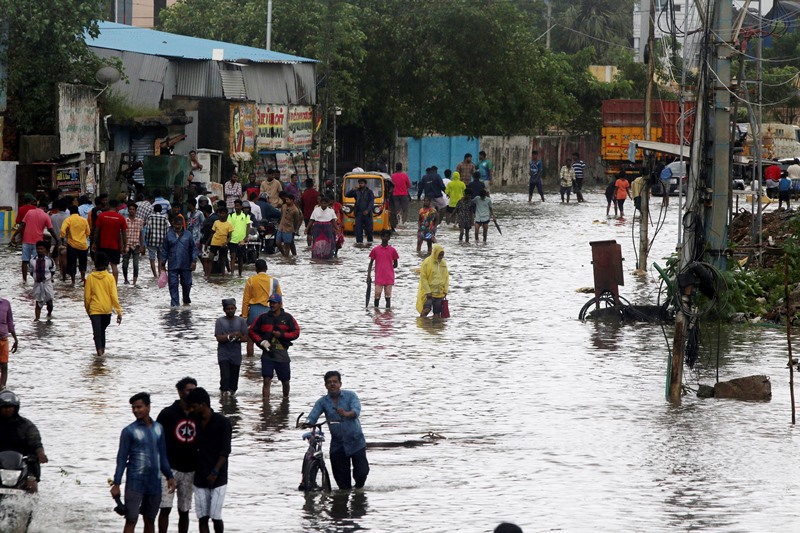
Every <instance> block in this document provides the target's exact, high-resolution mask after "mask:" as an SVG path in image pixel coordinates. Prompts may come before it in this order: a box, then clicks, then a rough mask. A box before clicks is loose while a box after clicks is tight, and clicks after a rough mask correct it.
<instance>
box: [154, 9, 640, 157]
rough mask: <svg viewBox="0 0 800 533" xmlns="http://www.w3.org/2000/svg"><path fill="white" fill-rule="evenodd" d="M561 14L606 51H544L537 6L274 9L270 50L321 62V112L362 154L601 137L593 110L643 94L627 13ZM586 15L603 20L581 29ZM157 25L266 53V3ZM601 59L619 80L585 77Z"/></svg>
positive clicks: (178, 15)
mask: <svg viewBox="0 0 800 533" xmlns="http://www.w3.org/2000/svg"><path fill="white" fill-rule="evenodd" d="M631 1H632V0H625V2H624V3H625V5H626V6H627V5H628V4H630V3H631ZM595 4H596V5H595ZM612 4H613V5H612ZM568 7H569V6H565V7H564V9H562V10H561V11H559V9H560V8H559V7H558V6H554V9H555V11H554V18H555V17H556V16H557V17H560V18H558V20H559V21H560V22H559V24H562V25H564V24H566V23H567V22H566V18H565V17H572V19H574V22H575V24H584V23H585V27H582V28H583V29H580V28H579V29H578V31H579V32H581V31H584V30H586V29H587V28H588V29H589V30H591V31H592V32H595V33H597V34H598V35H599V36H600V37H601V38H603V39H606V38H608V39H610V40H611V41H612V42H613V44H612V45H608V46H606V45H603V43H599V42H598V41H596V40H591V42H583V41H580V42H581V43H583V45H582V46H579V47H577V48H574V47H573V48H570V49H569V52H570V53H565V52H552V51H550V50H546V49H545V48H544V44H545V40H544V38H543V35H544V30H545V29H546V28H547V24H546V20H545V15H544V14H545V11H546V9H545V8H546V5H545V3H544V2H543V1H540V0H492V1H482V0H436V1H434V2H431V1H430V0H293V1H284V0H281V1H276V2H275V3H274V10H273V32H272V36H273V42H272V49H273V50H277V51H281V52H286V53H291V54H295V55H300V56H304V57H309V58H313V59H317V60H319V61H320V64H319V65H318V67H317V74H318V79H319V85H318V100H319V103H320V104H321V107H322V110H323V113H325V114H326V116H329V114H330V112H331V111H330V110H331V109H332V108H333V106H338V107H341V108H342V109H343V114H342V116H341V118H340V119H339V124H340V125H341V126H343V127H347V126H355V127H356V128H358V129H359V130H360V131H363V139H362V140H363V142H364V144H365V147H366V148H367V149H368V150H369V149H372V150H375V151H379V150H382V149H385V148H386V147H388V146H390V145H391V143H392V142H393V139H394V136H395V134H400V135H422V134H426V133H432V132H435V133H440V134H444V135H456V134H458V135H473V136H478V135H510V134H523V135H524V134H531V135H533V134H540V133H543V132H544V131H546V130H548V129H549V128H550V127H552V126H557V127H559V128H561V129H563V130H566V131H569V132H599V129H600V105H599V102H600V100H602V99H603V98H617V97H632V98H641V97H642V94H643V93H641V92H640V88H641V87H642V86H643V81H642V78H643V75H642V73H641V65H636V64H635V63H633V61H632V56H631V54H630V52H629V51H627V50H626V49H625V48H626V47H627V46H628V44H627V39H628V36H629V34H630V31H631V28H630V9H627V8H626V7H624V6H623V7H621V6H620V5H619V4H618V3H614V2H612V1H611V0H603V1H601V2H600V3H599V4H597V2H596V1H595V2H592V1H589V0H586V1H584V2H582V3H580V9H579V10H577V11H576V10H575V9H571V8H568ZM612 8H613V9H612ZM587 13H588V14H590V15H591V16H601V18H600V19H598V20H593V21H586V20H585V16H586V15H587ZM161 20H162V29H164V30H165V31H170V32H176V33H181V34H185V35H194V36H198V37H205V38H211V39H217V40H222V41H228V42H235V43H240V44H245V45H250V46H258V47H263V45H264V35H265V24H264V21H265V20H266V2H265V1H263V0H183V1H181V2H177V3H176V4H174V5H173V6H171V7H170V8H168V9H166V10H164V11H162V12H161ZM589 26H591V27H589ZM601 30H602V31H601ZM554 33H557V34H565V33H571V34H573V35H575V34H574V33H573V32H566V30H564V29H563V28H562V27H561V26H558V27H557V29H556V30H554ZM573 41H574V42H573ZM570 42H571V43H572V44H575V43H577V42H579V41H576V40H575V39H572V40H571V41H570ZM572 44H571V45H570V46H572ZM587 44H588V46H586V45H587ZM565 46H566V45H565ZM608 59H613V60H615V61H616V60H619V61H620V62H621V63H623V66H622V70H621V75H620V79H619V80H618V81H617V82H615V83H612V84H603V83H599V82H597V81H596V80H594V78H592V77H591V76H590V75H589V73H588V72H587V67H588V65H589V64H591V63H593V62H597V61H600V62H603V61H606V60H608ZM637 92H639V93H640V94H637Z"/></svg>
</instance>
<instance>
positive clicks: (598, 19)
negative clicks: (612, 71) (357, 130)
mask: <svg viewBox="0 0 800 533" xmlns="http://www.w3.org/2000/svg"><path fill="white" fill-rule="evenodd" d="M633 3H634V1H633V0H623V1H621V2H620V1H619V0H574V1H570V2H559V3H557V4H554V7H555V10H554V16H553V18H554V19H555V20H554V22H555V24H556V25H557V26H556V27H555V28H554V29H553V30H552V38H553V43H554V46H555V49H556V50H559V51H562V52H566V53H571V54H575V53H578V52H579V51H581V50H583V49H584V48H588V47H592V48H594V49H595V50H596V53H597V59H598V61H599V62H600V63H601V64H606V63H607V60H608V57H609V54H610V52H611V50H613V49H614V48H618V47H624V48H628V47H630V44H629V39H630V38H631V37H632V34H633V26H632V23H631V13H633Z"/></svg>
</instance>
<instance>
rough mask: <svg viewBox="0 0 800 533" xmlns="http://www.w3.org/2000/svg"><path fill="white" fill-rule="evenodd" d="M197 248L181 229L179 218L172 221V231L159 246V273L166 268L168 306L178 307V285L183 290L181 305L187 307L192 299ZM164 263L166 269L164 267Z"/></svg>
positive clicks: (186, 232)
mask: <svg viewBox="0 0 800 533" xmlns="http://www.w3.org/2000/svg"><path fill="white" fill-rule="evenodd" d="M197 255H198V254H197V246H195V244H194V238H193V237H192V234H191V233H189V232H188V231H186V230H185V229H184V228H183V221H182V220H181V219H180V217H175V218H174V219H172V229H171V230H169V231H168V232H167V236H166V237H164V242H163V243H162V244H161V258H160V259H159V261H160V262H159V271H161V270H165V268H167V267H168V274H169V277H168V281H169V297H170V305H171V306H172V307H177V306H179V305H180V300H179V299H178V283H179V282H180V286H181V289H183V304H184V305H189V304H190V303H192V299H191V298H190V297H189V293H190V292H191V290H192V271H193V270H194V267H195V264H196V262H197ZM165 263H166V267H165Z"/></svg>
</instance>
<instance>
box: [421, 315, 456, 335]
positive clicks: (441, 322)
mask: <svg viewBox="0 0 800 533" xmlns="http://www.w3.org/2000/svg"><path fill="white" fill-rule="evenodd" d="M447 320H449V319H444V318H441V317H437V316H435V317H430V316H428V317H421V316H418V317H417V327H418V328H419V329H421V330H422V331H424V332H425V333H428V334H430V335H434V336H438V335H441V334H442V333H444V330H445V325H446V324H447Z"/></svg>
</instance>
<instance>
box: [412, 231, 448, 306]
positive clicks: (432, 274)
mask: <svg viewBox="0 0 800 533" xmlns="http://www.w3.org/2000/svg"><path fill="white" fill-rule="evenodd" d="M449 288H450V272H449V271H448V270H447V263H446V262H445V260H444V248H443V247H442V245H441V244H438V243H436V244H434V245H433V250H432V252H431V255H429V256H428V257H426V258H425V260H424V261H423V262H422V265H421V266H420V269H419V291H417V311H418V312H419V316H421V317H426V316H428V313H430V312H431V311H433V316H438V317H440V316H442V301H444V298H445V296H447V291H448V290H449Z"/></svg>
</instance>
